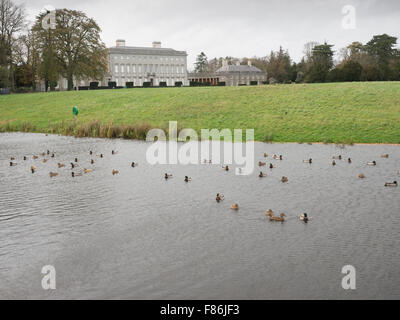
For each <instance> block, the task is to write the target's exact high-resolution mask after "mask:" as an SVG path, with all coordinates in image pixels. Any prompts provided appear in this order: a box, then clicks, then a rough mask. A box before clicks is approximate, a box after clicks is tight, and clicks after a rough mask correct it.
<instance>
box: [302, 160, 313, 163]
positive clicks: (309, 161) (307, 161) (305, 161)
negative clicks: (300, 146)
mask: <svg viewBox="0 0 400 320" xmlns="http://www.w3.org/2000/svg"><path fill="white" fill-rule="evenodd" d="M303 162H304V163H310V164H311V163H312V159H308V160H304V161H303Z"/></svg>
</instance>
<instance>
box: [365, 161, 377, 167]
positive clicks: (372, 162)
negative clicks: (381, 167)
mask: <svg viewBox="0 0 400 320" xmlns="http://www.w3.org/2000/svg"><path fill="white" fill-rule="evenodd" d="M367 165H369V166H376V165H377V163H376V161H370V162H368V163H367Z"/></svg>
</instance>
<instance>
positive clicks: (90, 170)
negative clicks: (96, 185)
mask: <svg viewBox="0 0 400 320" xmlns="http://www.w3.org/2000/svg"><path fill="white" fill-rule="evenodd" d="M83 172H84V173H91V172H93V169H83Z"/></svg>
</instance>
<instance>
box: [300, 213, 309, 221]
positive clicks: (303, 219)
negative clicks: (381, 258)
mask: <svg viewBox="0 0 400 320" xmlns="http://www.w3.org/2000/svg"><path fill="white" fill-rule="evenodd" d="M300 220H301V221H303V222H304V223H308V221H309V218H308V214H307V213H303V214H302V215H301V216H300Z"/></svg>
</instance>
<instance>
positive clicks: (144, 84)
mask: <svg viewBox="0 0 400 320" xmlns="http://www.w3.org/2000/svg"><path fill="white" fill-rule="evenodd" d="M150 87H151V82H149V81H147V82H143V88H150Z"/></svg>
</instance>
